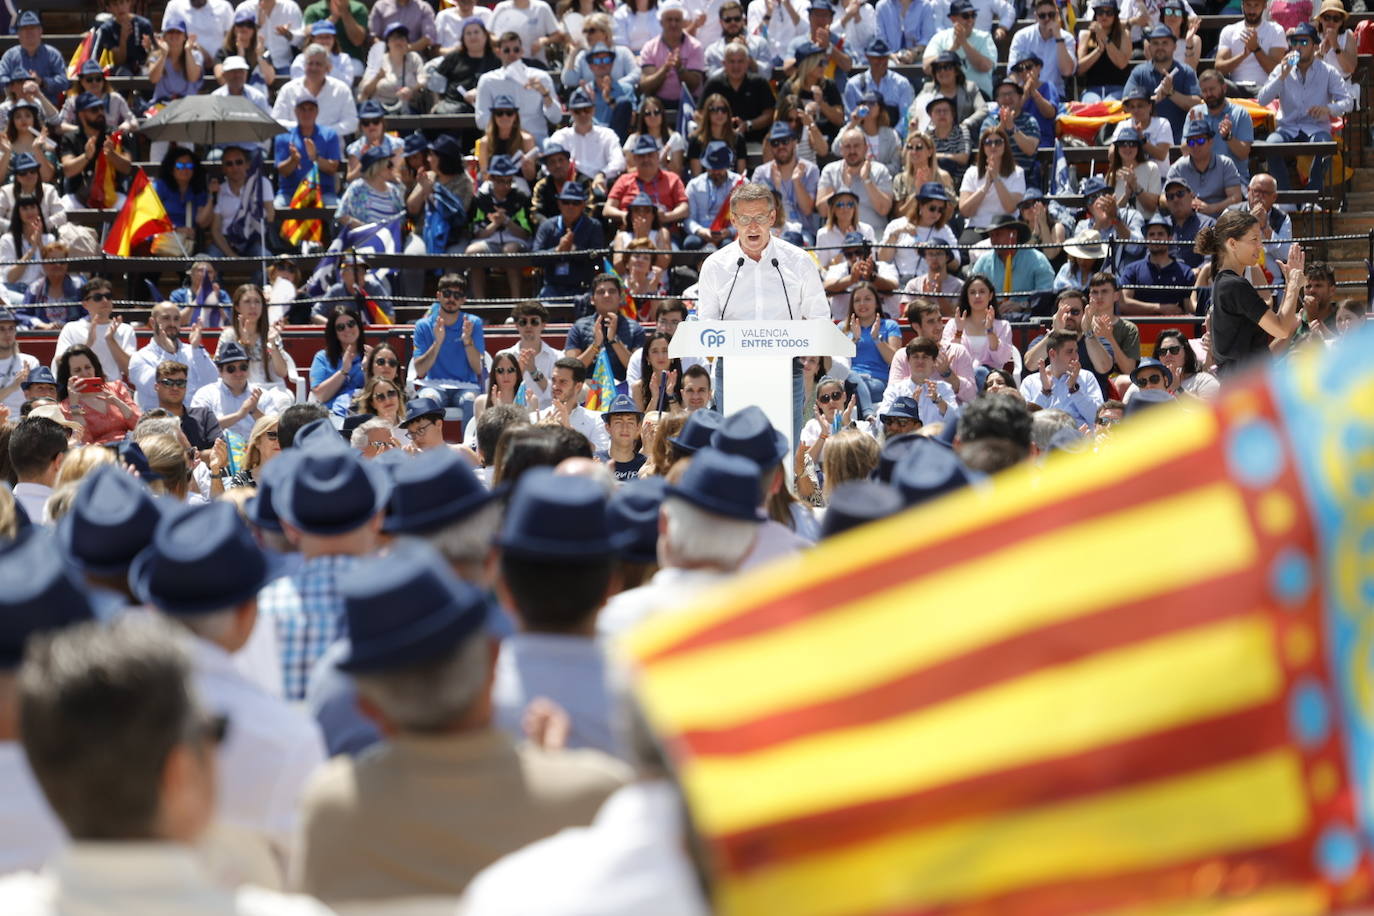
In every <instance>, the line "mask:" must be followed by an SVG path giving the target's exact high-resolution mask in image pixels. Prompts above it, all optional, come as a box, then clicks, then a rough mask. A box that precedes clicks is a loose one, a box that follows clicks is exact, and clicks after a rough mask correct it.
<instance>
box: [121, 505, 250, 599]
mask: <svg viewBox="0 0 1374 916" xmlns="http://www.w3.org/2000/svg"><path fill="white" fill-rule="evenodd" d="M267 578H268V566H267V557H266V556H265V555H264V554H263V552H262V548H261V547H259V546H258V544H257V542H256V541H254V540H253V534H252V532H250V531H249V530H248V526H247V525H246V524H245V523H244V521H243V519H242V518H240V517H239V513H238V510H237V509H236V508H234V506H233V505H232V504H230V503H227V502H214V503H206V504H203V505H199V506H180V505H179V506H175V507H173V508H171V509H169V510H168V511H167V512H166V513H165V514H164V515H163V517H162V520H161V521H159V522H158V524H157V528H156V530H155V531H154V533H153V539H152V543H150V544H149V545H148V546H147V547H145V548H144V549H143V550H142V551H140V552H139V554H138V556H137V557H135V558H134V561H133V564H132V565H131V566H130V567H129V587H130V588H131V589H132V590H133V593H134V595H135V596H136V597H137V598H138V600H140V601H142V602H143V603H144V604H148V605H151V606H153V607H155V608H157V609H158V610H160V611H163V612H164V613H167V614H172V615H175V616H182V615H184V616H195V615H199V614H209V613H214V612H217V611H225V610H229V609H230V608H234V607H237V606H238V605H240V604H243V603H244V602H245V601H248V600H249V599H250V598H253V597H254V596H256V595H257V593H258V591H259V590H260V589H261V588H262V587H263V586H264V585H266V584H267Z"/></svg>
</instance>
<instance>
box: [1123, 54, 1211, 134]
mask: <svg viewBox="0 0 1374 916" xmlns="http://www.w3.org/2000/svg"><path fill="white" fill-rule="evenodd" d="M1172 67H1173V74H1174V91H1175V92H1181V93H1183V94H1184V95H1202V89H1201V88H1200V87H1199V86H1198V84H1197V74H1196V73H1194V72H1193V68H1192V67H1190V66H1188V65H1187V64H1180V63H1179V62H1177V61H1173V62H1172ZM1162 82H1164V74H1163V73H1160V72H1159V71H1158V70H1156V69H1155V65H1154V64H1152V63H1151V62H1150V61H1148V60H1147V61H1145V63H1143V64H1137V65H1136V68H1135V69H1134V70H1132V71H1131V75H1130V76H1129V77H1127V78H1126V92H1125V94H1126V95H1128V96H1129V95H1130V94H1131V90H1132V89H1139V90H1142V91H1144V92H1145V93H1146V94H1147V95H1150V96H1153V95H1154V94H1155V90H1156V89H1158V88H1159V84H1160V83H1162ZM1155 114H1157V115H1159V116H1160V117H1161V118H1164V119H1165V120H1166V121H1168V122H1169V126H1171V127H1172V128H1173V129H1174V142H1175V143H1182V142H1183V121H1184V119H1185V118H1187V117H1188V112H1187V111H1186V110H1184V109H1182V108H1180V107H1178V105H1176V104H1174V100H1173V99H1172V98H1167V99H1165V100H1164V101H1162V102H1160V103H1159V104H1158V105H1156V106H1155Z"/></svg>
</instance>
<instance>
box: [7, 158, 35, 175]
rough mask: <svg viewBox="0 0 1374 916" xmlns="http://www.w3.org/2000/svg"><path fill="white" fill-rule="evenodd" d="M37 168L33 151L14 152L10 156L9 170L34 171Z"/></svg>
mask: <svg viewBox="0 0 1374 916" xmlns="http://www.w3.org/2000/svg"><path fill="white" fill-rule="evenodd" d="M37 170H38V160H37V159H35V158H33V153H15V154H14V156H12V157H11V158H10V171H11V172H16V173H17V172H36V171H37Z"/></svg>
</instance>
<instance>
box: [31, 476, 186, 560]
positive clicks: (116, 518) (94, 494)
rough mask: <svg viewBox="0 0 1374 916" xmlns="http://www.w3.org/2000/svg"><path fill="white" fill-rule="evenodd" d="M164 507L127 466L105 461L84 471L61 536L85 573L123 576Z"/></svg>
mask: <svg viewBox="0 0 1374 916" xmlns="http://www.w3.org/2000/svg"><path fill="white" fill-rule="evenodd" d="M161 518H162V512H161V510H160V509H159V507H158V504H157V502H156V501H154V499H153V496H152V494H151V493H149V492H148V488H147V487H145V486H144V485H143V484H142V483H140V482H139V481H138V480H136V479H135V478H134V477H133V476H132V475H130V474H129V473H128V472H127V471H125V470H124V469H123V468H121V467H119V466H118V465H114V464H102V465H100V466H99V467H97V468H95V469H94V470H92V471H91V472H90V473H89V474H87V475H86V477H85V479H84V480H82V481H81V486H80V487H79V488H78V489H77V491H76V499H75V500H73V501H72V508H71V511H70V512H68V513H67V514H66V515H64V516H63V517H62V520H61V521H59V522H58V523H57V526H56V532H57V540H58V542H59V543H60V544H61V545H62V548H63V550H65V551H66V553H67V558H68V559H69V560H71V562H72V563H73V564H75V566H76V567H77V568H78V569H80V570H82V571H83V572H87V573H91V574H93V575H97V576H114V575H122V574H123V573H124V572H125V571H127V570H128V568H129V564H130V563H132V562H133V561H134V557H135V556H137V555H138V552H139V551H140V550H142V549H143V548H144V547H147V546H148V545H149V544H150V543H152V540H153V531H154V529H155V528H157V523H158V521H159V520H160V519H161Z"/></svg>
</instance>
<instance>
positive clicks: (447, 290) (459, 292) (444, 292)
mask: <svg viewBox="0 0 1374 916" xmlns="http://www.w3.org/2000/svg"><path fill="white" fill-rule="evenodd" d="M467 297H468V292H467V290H465V289H459V288H457V287H456V286H446V287H444V288H443V289H441V290H439V298H440V299H466V298H467Z"/></svg>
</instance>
